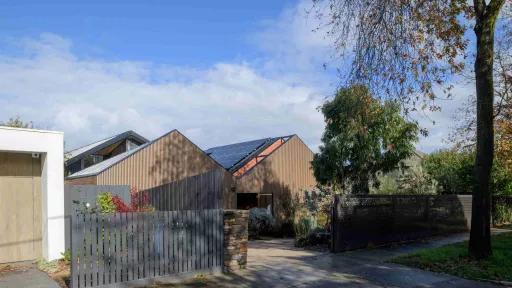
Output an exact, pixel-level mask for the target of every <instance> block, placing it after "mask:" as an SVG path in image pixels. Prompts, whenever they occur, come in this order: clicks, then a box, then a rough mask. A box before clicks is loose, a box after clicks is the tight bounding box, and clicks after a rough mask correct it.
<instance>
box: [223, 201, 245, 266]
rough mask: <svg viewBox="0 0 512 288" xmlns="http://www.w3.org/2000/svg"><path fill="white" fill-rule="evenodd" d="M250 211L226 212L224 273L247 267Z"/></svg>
mask: <svg viewBox="0 0 512 288" xmlns="http://www.w3.org/2000/svg"><path fill="white" fill-rule="evenodd" d="M248 225H249V211H248V210H224V271H226V272H230V271H236V270H240V269H244V268H245V267H246V265H247V242H248V241H249V232H248V230H249V229H248Z"/></svg>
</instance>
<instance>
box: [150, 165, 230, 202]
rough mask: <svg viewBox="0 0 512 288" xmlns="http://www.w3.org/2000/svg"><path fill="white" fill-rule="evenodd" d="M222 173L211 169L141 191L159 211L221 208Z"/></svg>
mask: <svg viewBox="0 0 512 288" xmlns="http://www.w3.org/2000/svg"><path fill="white" fill-rule="evenodd" d="M223 177H224V175H223V173H222V171H219V170H213V171H210V172H206V173H203V174H199V175H196V176H192V177H187V178H185V179H183V180H180V181H176V182H172V183H168V184H164V185H161V186H157V187H153V188H150V189H147V190H144V191H142V192H143V193H141V194H142V195H144V194H145V195H148V197H149V202H150V204H151V205H152V206H153V207H155V209H156V210H159V211H170V210H202V209H222V208H223V207H222V204H223V202H222V196H223V194H222V192H223V188H224V187H223V185H224V183H223V181H224V178H223Z"/></svg>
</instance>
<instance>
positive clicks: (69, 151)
mask: <svg viewBox="0 0 512 288" xmlns="http://www.w3.org/2000/svg"><path fill="white" fill-rule="evenodd" d="M130 131H133V130H128V131H125V132H123V133H119V134H115V135H112V136H109V137H105V138H103V139H100V140H97V141H94V142H91V143H89V144H85V145H82V146H80V147H77V148H75V149H72V150H68V151H66V152H64V153H71V152H73V151H76V150H78V149H82V148H84V147H87V146H90V145H92V144H94V143H98V142H101V141H105V140H107V139H111V138H114V137H117V136H119V135H121V134H124V133H126V132H130Z"/></svg>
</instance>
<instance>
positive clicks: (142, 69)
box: [0, 0, 472, 152]
mask: <svg viewBox="0 0 512 288" xmlns="http://www.w3.org/2000/svg"><path fill="white" fill-rule="evenodd" d="M41 2H42V1H23V0H18V1H4V0H0V6H1V7H2V9H0V121H2V120H4V121H5V120H7V119H8V118H9V117H12V116H16V115H19V116H20V117H21V118H22V119H24V120H27V121H28V120H30V121H33V122H34V124H35V125H36V127H38V128H41V129H50V130H60V131H64V133H65V148H66V150H69V149H72V148H76V147H78V146H81V145H85V144H87V143H90V142H94V141H96V140H99V139H102V138H106V137H108V136H111V135H114V134H118V133H121V132H123V131H126V130H134V131H136V132H138V133H139V134H141V135H143V136H145V137H147V138H149V139H152V138H156V137H158V136H160V135H162V134H164V133H165V132H168V131H170V130H172V129H178V130H180V131H181V132H182V133H184V134H185V135H186V136H187V137H188V138H190V139H191V140H192V141H193V142H195V143H196V144H198V145H199V146H200V147H201V148H203V149H206V148H209V147H213V146H216V145H222V144H229V143H234V142H238V141H244V140H251V139H258V138H265V137H273V136H280V135H290V134H298V135H299V136H300V137H301V138H302V139H303V140H304V141H305V142H306V143H307V144H308V146H309V147H310V148H311V149H312V150H313V151H317V150H318V145H319V144H320V137H321V134H322V132H323V128H324V122H323V117H322V115H321V113H320V112H319V111H318V109H317V108H318V107H319V106H320V105H321V104H322V103H323V102H324V101H325V100H326V99H328V98H329V97H331V96H332V95H333V93H334V91H335V89H336V87H337V85H338V82H339V79H338V78H337V74H336V73H335V72H334V71H335V70H334V68H335V67H331V66H332V65H328V68H327V69H324V67H323V64H324V63H333V58H332V56H333V55H334V53H333V51H332V49H331V41H330V39H328V38H326V37H325V36H324V34H323V33H321V32H313V31H312V30H313V29H314V28H316V27H317V25H318V23H317V21H316V19H314V17H312V16H311V15H310V14H308V11H309V10H310V9H311V2H310V0H301V1H291V0H289V1H272V0H265V1H220V0H219V1H45V3H44V4H43V3H41ZM471 89H472V87H468V86H467V85H459V86H457V87H456V89H455V93H454V94H455V96H454V98H453V100H447V101H445V103H441V106H442V108H443V110H442V112H436V113H422V115H414V116H413V117H415V119H416V120H418V121H419V122H420V124H421V125H422V126H423V127H425V128H427V129H429V131H430V136H429V137H428V138H421V139H420V141H419V143H418V145H417V147H418V149H419V150H422V151H425V152H430V151H433V150H436V149H439V148H442V147H446V146H447V145H448V144H447V143H446V142H445V141H443V139H445V138H446V137H447V136H448V133H449V131H450V129H451V127H453V125H452V122H453V118H454V117H456V111H457V108H458V106H459V105H460V103H462V102H463V99H465V98H466V97H467V95H468V94H470V93H472V91H471ZM433 122H435V125H433Z"/></svg>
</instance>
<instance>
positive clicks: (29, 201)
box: [0, 152, 42, 263]
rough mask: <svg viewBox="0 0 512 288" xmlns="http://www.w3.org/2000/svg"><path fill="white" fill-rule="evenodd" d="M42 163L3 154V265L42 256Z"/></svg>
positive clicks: (0, 223)
mask: <svg viewBox="0 0 512 288" xmlns="http://www.w3.org/2000/svg"><path fill="white" fill-rule="evenodd" d="M41 230H42V222H41V160H40V159H38V158H33V157H32V154H26V153H6V152H0V263H7V262H16V261H26V260H33V259H37V258H40V256H41Z"/></svg>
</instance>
